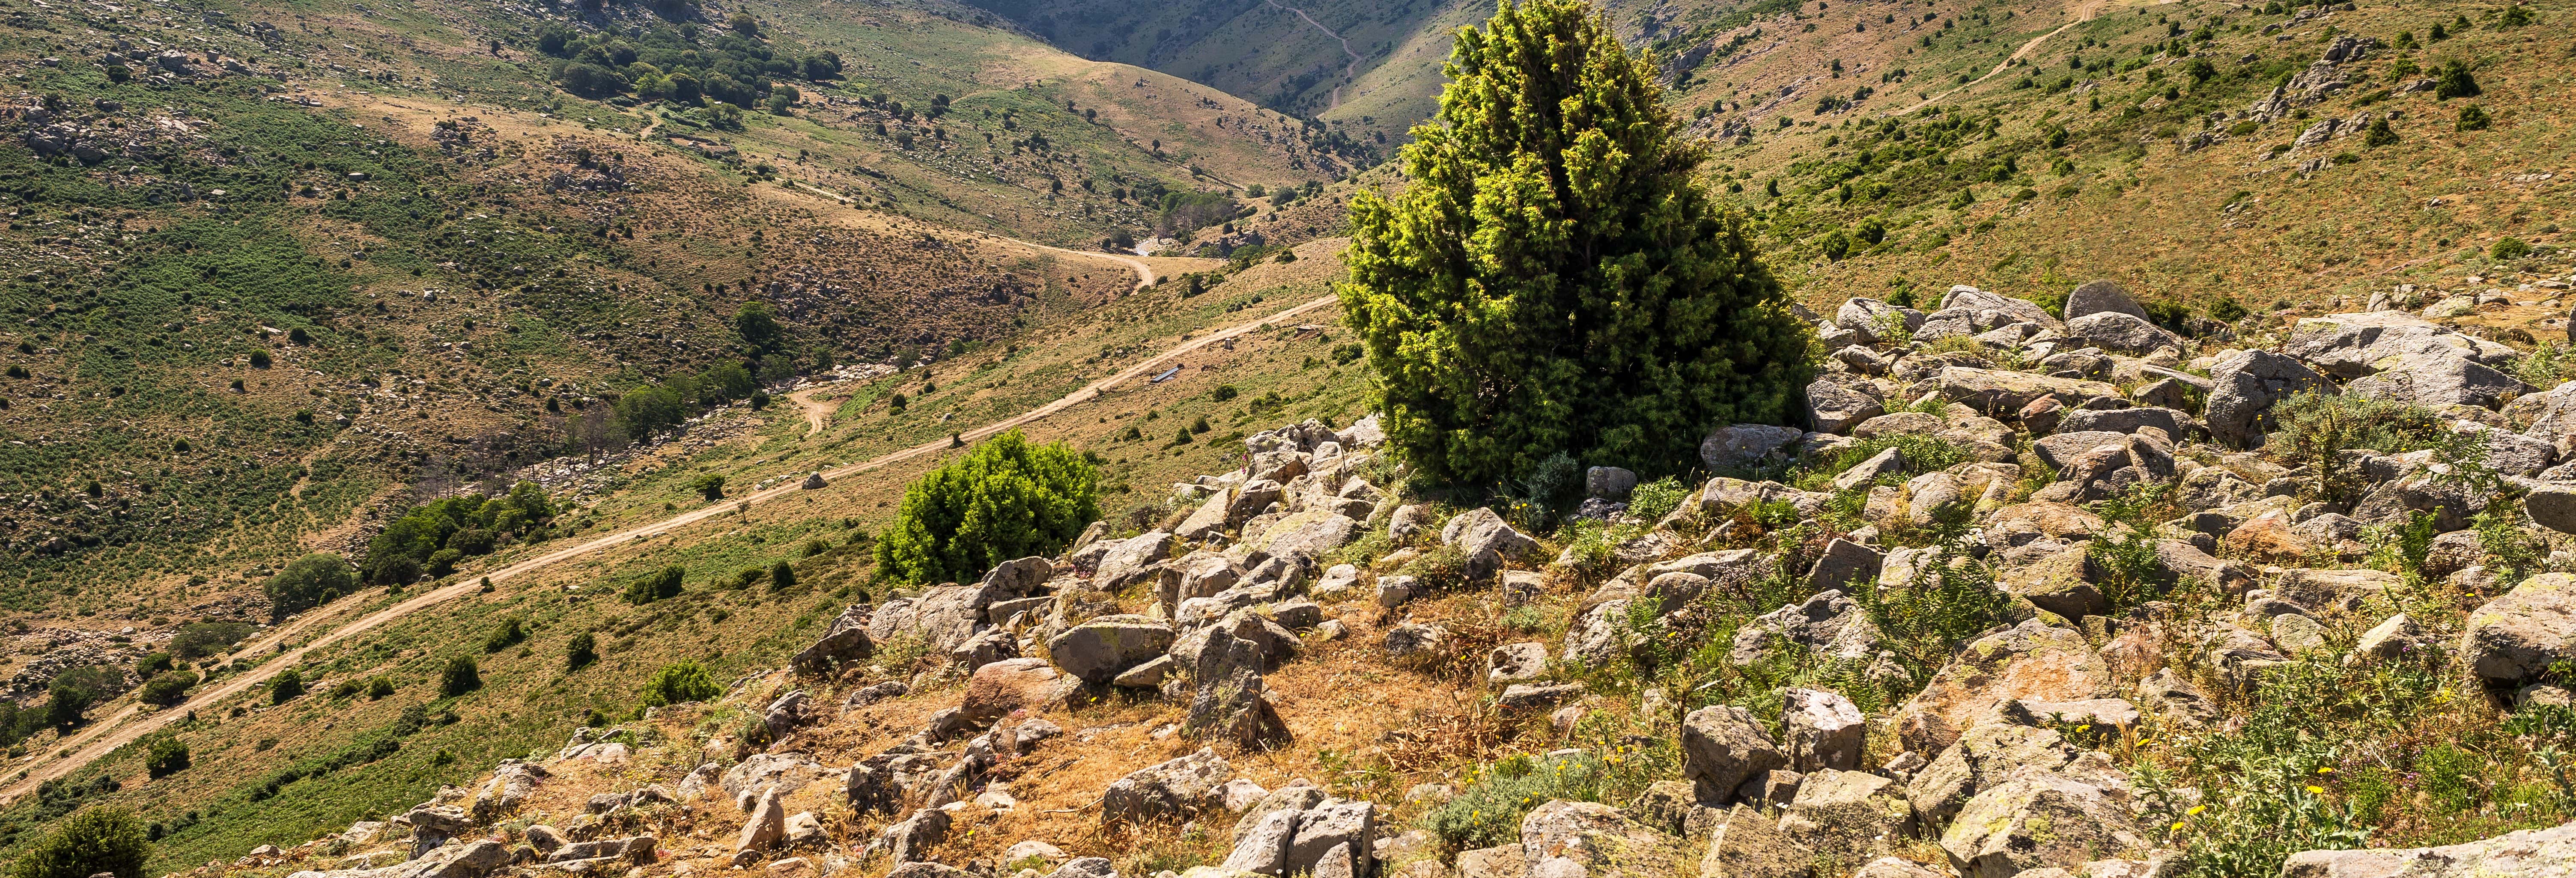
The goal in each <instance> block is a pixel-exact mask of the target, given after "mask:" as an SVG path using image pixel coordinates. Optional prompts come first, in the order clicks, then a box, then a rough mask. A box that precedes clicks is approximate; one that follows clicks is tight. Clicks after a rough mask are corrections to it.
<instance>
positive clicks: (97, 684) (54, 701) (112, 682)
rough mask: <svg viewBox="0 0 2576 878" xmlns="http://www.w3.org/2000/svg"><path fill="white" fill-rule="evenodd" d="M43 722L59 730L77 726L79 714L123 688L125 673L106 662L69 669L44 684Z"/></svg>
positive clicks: (111, 696)
mask: <svg viewBox="0 0 2576 878" xmlns="http://www.w3.org/2000/svg"><path fill="white" fill-rule="evenodd" d="M45 690H46V701H45V722H46V723H47V724H49V725H52V726H53V727H55V728H58V729H68V728H71V727H73V726H76V725H79V724H80V721H81V714H84V713H87V712H88V711H89V708H90V705H93V704H97V703H99V702H101V701H105V700H107V699H109V698H113V697H116V694H117V693H119V692H122V691H125V672H124V671H123V670H121V669H118V668H114V667H110V666H108V665H89V666H85V667H78V668H71V669H68V670H65V671H63V672H62V673H60V674H56V675H54V680H53V682H52V683H51V684H48V685H47V686H46V687H45Z"/></svg>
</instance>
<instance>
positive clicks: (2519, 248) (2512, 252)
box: [2487, 238, 2531, 261]
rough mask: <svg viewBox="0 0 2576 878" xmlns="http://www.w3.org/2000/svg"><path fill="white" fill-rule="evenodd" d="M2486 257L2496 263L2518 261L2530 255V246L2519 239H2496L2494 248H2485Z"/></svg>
mask: <svg viewBox="0 0 2576 878" xmlns="http://www.w3.org/2000/svg"><path fill="white" fill-rule="evenodd" d="M2487 255H2488V256H2491V257H2494V258H2495V259H2496V260H2498V261H2504V260H2511V259H2520V258H2523V257H2525V256H2529V255H2531V245H2530V244H2526V243H2524V242H2523V240H2522V239H2521V238H2498V239H2496V242H2495V246H2493V247H2489V248H2487Z"/></svg>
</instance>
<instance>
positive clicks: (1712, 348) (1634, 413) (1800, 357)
mask: <svg viewBox="0 0 2576 878" xmlns="http://www.w3.org/2000/svg"><path fill="white" fill-rule="evenodd" d="M1446 72H1447V74H1448V76H1449V78H1450V80H1451V81H1450V83H1449V85H1448V87H1447V89H1446V90H1444V91H1443V93H1442V94H1441V98H1440V111H1439V116H1438V118H1437V120H1436V121H1434V122H1429V123H1425V124H1422V125H1419V126H1416V127H1415V128H1414V129H1413V136H1414V142H1413V143H1412V144H1410V145H1407V146H1406V147H1405V148H1404V156H1403V157H1404V165H1405V176H1406V178H1407V179H1409V180H1411V181H1413V185H1411V186H1410V187H1408V188H1407V189H1405V190H1404V191H1403V192H1402V193H1400V194H1398V195H1396V196H1395V197H1394V199H1393V200H1389V199H1387V198H1385V197H1381V196H1379V195H1377V194H1375V193H1373V192H1366V191H1363V192H1361V193H1360V194H1359V195H1358V196H1356V197H1355V198H1353V199H1352V202H1351V224H1352V243H1351V248H1350V255H1349V257H1348V258H1349V262H1350V267H1351V279H1350V281H1349V282H1348V283H1344V284H1341V285H1339V286H1338V287H1337V288H1336V291H1337V292H1338V293H1339V295H1340V297H1341V301H1342V309H1343V313H1344V315H1345V318H1346V319H1347V320H1348V321H1349V323H1350V324H1351V325H1352V326H1353V327H1355V328H1356V329H1357V330H1358V332H1359V335H1360V338H1361V340H1362V341H1363V342H1364V343H1366V344H1367V345H1368V352H1369V357H1368V360H1369V365H1370V368H1371V369H1372V371H1374V372H1375V374H1376V381H1375V387H1374V389H1373V390H1372V397H1373V402H1374V403H1375V404H1376V405H1378V406H1380V410H1381V411H1382V412H1384V414H1385V421H1384V425H1385V428H1386V431H1387V436H1388V438H1389V439H1390V440H1391V441H1392V442H1393V443H1394V444H1395V446H1396V447H1397V448H1398V449H1399V450H1400V451H1401V452H1402V453H1403V454H1404V455H1405V456H1406V457H1408V458H1409V459H1411V460H1412V461H1414V462H1415V463H1416V464H1418V465H1420V466H1421V467H1422V469H1423V470H1424V471H1425V472H1426V473H1427V474H1428V475H1430V476H1432V477H1434V478H1437V479H1442V480H1447V481H1451V482H1454V483H1463V484H1475V485H1490V484H1497V483H1501V482H1504V481H1506V480H1510V479H1514V478H1519V477H1522V476H1524V475H1525V474H1527V473H1529V472H1530V471H1531V469H1532V468H1533V467H1534V466H1536V465H1537V463H1538V462H1539V461H1540V460H1543V459H1545V458H1547V457H1548V456H1549V455H1550V454H1554V453H1556V452H1559V451H1563V452H1567V453H1570V454H1572V455H1574V456H1575V457H1577V458H1578V459H1580V460H1582V461H1584V462H1585V463H1587V464H1616V465H1620V466H1626V467H1629V468H1631V469H1635V470H1638V471H1639V472H1640V473H1641V474H1643V475H1646V476H1648V477H1652V476H1655V475H1660V474H1663V473H1669V472H1673V471H1676V470H1679V469H1683V468H1686V467H1687V466H1688V465H1689V464H1690V462H1691V461H1692V459H1693V453H1694V451H1695V450H1696V449H1697V447H1698V444H1699V441H1700V439H1701V437H1702V436H1704V435H1706V433H1707V432H1708V430H1709V429H1710V428H1711V427H1714V426H1717V425H1721V424H1726V423H1730V422H1739V421H1754V422H1770V423H1777V422H1779V421H1782V420H1785V419H1786V418H1787V417H1789V415H1790V414H1791V413H1792V411H1793V409H1794V401H1795V399H1796V392H1797V389H1798V388H1799V387H1800V386H1801V385H1803V384H1805V383H1806V381H1807V379H1808V376H1809V374H1810V371H1811V367H1810V366H1809V364H1808V363H1807V361H1806V347H1807V333H1806V331H1805V329H1804V327H1802V326H1800V325H1799V323H1798V321H1797V320H1796V319H1795V318H1794V317H1792V316H1790V314H1789V313H1788V311H1787V310H1786V297H1785V294H1784V293H1783V292H1782V291H1781V288H1780V284H1779V282H1778V281H1777V280H1775V279H1774V278H1773V277H1772V276H1771V274H1770V271H1769V270H1768V269H1767V268H1765V267H1764V266H1763V264H1762V263H1761V262H1760V261H1759V260H1758V259H1757V258H1756V256H1755V250H1754V246H1753V244H1752V242H1751V241H1749V240H1747V239H1746V237H1745V234H1744V232H1743V228H1742V224H1741V223H1740V221H1739V220H1737V219H1736V218H1734V217H1732V216H1730V215H1728V214H1726V213H1724V212H1722V211H1721V210H1720V209H1719V207H1718V206H1717V205H1716V204H1715V203H1714V202H1713V201H1712V200H1711V199H1710V198H1709V196H1708V194H1707V193H1706V192H1705V191H1704V190H1703V189H1701V188H1700V185H1699V183H1698V181H1697V180H1696V179H1695V178H1694V177H1693V173H1694V171H1695V169H1696V168H1697V167H1698V166H1699V164H1700V162H1701V160H1702V158H1703V153H1702V152H1701V150H1700V149H1699V148H1698V147H1696V146H1694V145H1692V144H1690V143H1689V142H1686V141H1684V140H1681V139H1679V138H1677V137H1676V136H1675V120H1674V119H1673V117H1672V114H1671V113H1670V112H1669V111H1668V110H1666V109H1665V108H1664V106H1663V104H1662V103H1661V95H1660V91H1661V90H1660V88H1658V86H1657V85H1656V84H1655V79H1654V77H1655V71H1654V67H1653V65H1652V64H1651V63H1649V62H1648V61H1647V59H1645V58H1643V57H1639V56H1635V55H1631V54H1629V53H1628V52H1627V51H1626V50H1625V49H1624V48H1622V47H1621V46H1620V45H1619V41H1618V39H1617V38H1616V37H1614V36H1613V35H1612V33H1611V29H1610V24H1609V21H1608V20H1607V19H1605V18H1603V17H1602V15H1601V13H1600V12H1599V11H1598V10H1597V9H1596V8H1594V7H1593V6H1591V5H1589V4H1588V3H1586V2H1583V0H1525V2H1521V3H1518V4H1506V5H1504V6H1503V7H1502V8H1501V9H1500V10H1499V11H1497V12H1496V13H1495V15H1494V18H1493V21H1492V22H1491V23H1490V24H1489V25H1488V26H1487V27H1486V28H1485V29H1483V30H1476V29H1472V28H1470V29H1467V30H1463V31H1461V32H1459V35H1458V39H1457V42H1456V49H1455V51H1454V54H1453V55H1452V56H1451V60H1450V62H1449V65H1448V67H1447V70H1446Z"/></svg>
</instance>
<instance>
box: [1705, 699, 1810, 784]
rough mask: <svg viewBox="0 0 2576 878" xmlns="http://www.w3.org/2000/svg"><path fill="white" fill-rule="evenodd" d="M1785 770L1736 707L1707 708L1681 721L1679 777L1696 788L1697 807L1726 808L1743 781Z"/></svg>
mask: <svg viewBox="0 0 2576 878" xmlns="http://www.w3.org/2000/svg"><path fill="white" fill-rule="evenodd" d="M1788 764H1789V759H1788V756H1787V754H1784V753H1781V752H1780V748H1779V747H1778V746H1776V745H1774V744H1773V743H1772V741H1771V736H1770V735H1769V734H1768V733H1766V732H1764V731H1763V730H1762V726H1761V725H1760V724H1759V723H1758V722H1756V721H1755V720H1754V719H1753V715H1752V714H1750V713H1747V712H1746V711H1745V710H1744V709H1743V708H1741V707H1734V706H1730V705H1711V706H1708V707H1703V708H1700V709H1699V710H1696V711H1692V712H1691V713H1690V715H1688V716H1686V717H1683V718H1682V775H1683V776H1684V777H1687V778H1689V779H1690V780H1691V781H1692V782H1693V783H1694V784H1696V785H1697V786H1698V789H1699V799H1700V801H1702V802H1706V803H1709V804H1712V805H1723V804H1726V803H1727V802H1728V801H1730V800H1731V799H1733V798H1734V796H1735V790H1736V788H1737V787H1741V786H1743V785H1744V782H1745V781H1746V780H1748V779H1751V778H1753V777H1755V776H1757V775H1759V774H1761V773H1762V772H1765V771H1770V770H1772V769H1774V768H1786V767H1788Z"/></svg>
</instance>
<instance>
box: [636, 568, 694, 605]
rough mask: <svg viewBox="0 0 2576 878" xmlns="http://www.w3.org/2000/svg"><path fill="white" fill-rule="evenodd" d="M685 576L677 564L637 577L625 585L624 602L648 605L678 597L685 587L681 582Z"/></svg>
mask: <svg viewBox="0 0 2576 878" xmlns="http://www.w3.org/2000/svg"><path fill="white" fill-rule="evenodd" d="M687 576H688V571H686V570H683V569H680V566H679V565H677V564H674V565H671V566H669V567H664V568H662V569H660V570H657V571H654V572H652V573H648V574H645V575H644V576H642V577H638V578H637V579H636V580H635V581H633V582H629V583H627V584H626V591H625V593H624V596H625V598H626V602H627V603H630V604H649V603H652V602H654V601H659V600H668V599H671V598H675V597H679V596H680V592H681V590H682V589H683V588H684V587H685V586H684V583H683V580H684V579H685V578H686V577H687Z"/></svg>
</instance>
